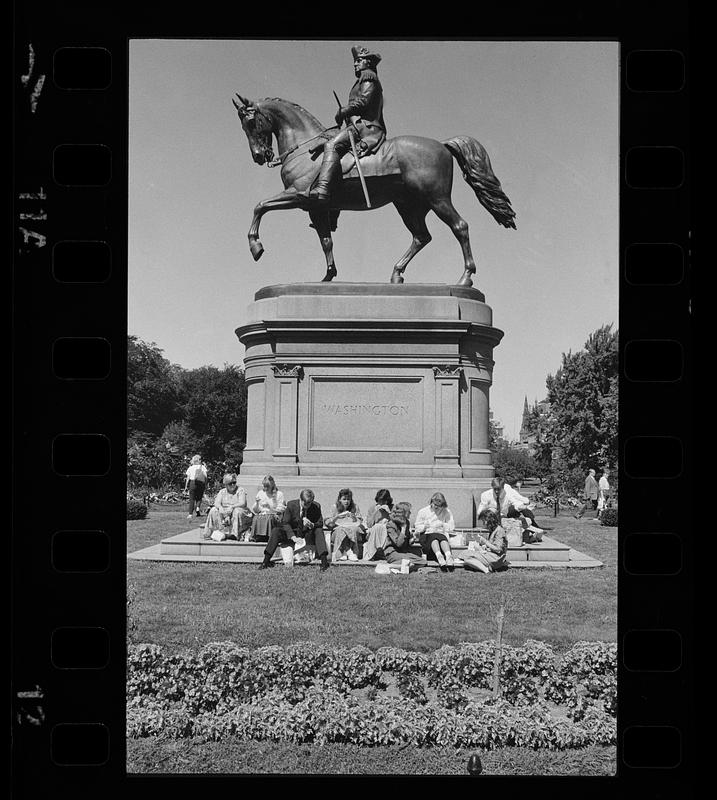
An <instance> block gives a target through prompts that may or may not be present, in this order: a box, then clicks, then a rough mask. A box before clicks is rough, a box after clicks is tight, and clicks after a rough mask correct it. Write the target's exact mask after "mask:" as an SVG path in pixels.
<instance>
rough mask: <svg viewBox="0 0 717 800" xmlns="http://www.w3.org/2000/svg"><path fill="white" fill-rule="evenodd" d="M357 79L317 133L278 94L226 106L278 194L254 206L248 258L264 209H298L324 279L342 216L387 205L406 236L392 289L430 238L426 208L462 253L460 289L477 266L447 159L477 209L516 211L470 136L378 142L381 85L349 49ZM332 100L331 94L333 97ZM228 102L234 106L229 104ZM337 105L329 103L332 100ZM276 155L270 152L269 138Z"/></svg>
mask: <svg viewBox="0 0 717 800" xmlns="http://www.w3.org/2000/svg"><path fill="white" fill-rule="evenodd" d="M351 52H352V54H353V59H354V62H353V63H354V73H355V75H356V82H355V83H354V85H353V86H352V87H351V90H350V92H349V97H348V102H347V104H346V105H343V106H342V105H339V109H338V111H337V112H336V116H335V122H336V125H335V126H333V127H331V128H325V127H324V126H323V125H322V124H321V123H320V122H319V121H318V120H317V119H316V118H315V117H314V116H313V115H312V114H310V113H309V112H308V111H306V110H305V109H303V108H302V107H301V106H299V105H297V104H296V103H291V102H289V101H288V100H282V99H281V98H278V97H271V98H269V97H267V98H265V99H263V100H247V99H246V98H244V97H242V96H241V95H240V94H237V95H236V99H234V98H232V103H233V104H234V107H235V108H236V110H237V113H238V114H239V119H240V120H241V125H242V128H243V129H244V132H245V133H246V135H247V138H248V140H249V147H250V149H251V154H252V158H253V159H254V161H255V162H256V163H257V164H266V165H267V166H270V167H276V166H280V167H281V179H282V182H283V184H284V191H283V192H280V193H279V194H277V195H275V196H274V197H270V198H268V199H267V200H262V201H261V202H260V203H258V205H257V206H256V207H255V208H254V217H253V219H252V222H251V227H250V228H249V249H250V251H251V254H252V256H253V257H254V260H255V261H257V260H258V259H259V258H261V255H262V253H263V252H264V247H263V246H262V244H261V241H260V239H259V223H260V221H261V218H262V217H263V216H264V214H266V213H267V211H276V210H279V209H291V208H300V209H303V210H304V211H307V212H308V213H309V217H310V220H311V227H312V228H315V229H316V232H317V233H318V235H319V239H320V241H321V247H322V249H323V251H324V256H325V258H326V275H325V276H324V277H323V279H322V280H324V281H330V280H332V278H334V277H335V276H336V274H337V271H336V264H335V263H334V254H333V240H332V238H331V233H332V231H335V230H336V222H337V220H338V216H339V213H340V212H341V211H364V210H367V209H374V208H380V207H381V206H385V205H387V204H388V203H393V204H394V206H396V209H397V210H398V213H399V214H400V215H401V219H402V220H403V222H404V224H405V225H406V227H407V228H408V230H409V231H410V233H411V234H412V236H413V239H412V241H411V244H410V246H409V248H408V250H407V251H406V252H405V253H404V254H403V256H401V258H400V259H399V260H398V261H397V262H396V264H395V265H394V267H393V272H392V274H391V283H403V273H404V271H405V269H406V266H407V265H408V263H409V261H410V260H411V259H412V258H413V257H414V256H415V255H416V253H418V252H419V251H420V250H421V249H422V248H424V247H425V246H426V245H427V244H428V243H429V242H430V241H431V234H430V233H429V232H428V228H427V227H426V215H427V214H428V212H429V211H433V212H434V213H435V214H436V216H438V218H439V219H441V220H443V222H445V223H446V225H448V226H449V227H450V228H451V230H452V231H453V234H454V236H455V237H456V239H457V240H458V242H459V243H460V246H461V250H462V251H463V262H464V269H463V274H462V276H461V278H460V279H459V281H458V285H459V286H472V285H473V281H472V276H473V275H475V272H476V266H475V261H474V260H473V255H472V253H471V246H470V241H469V238H468V224H467V223H466V221H465V220H464V219H463V218H462V217H461V216H460V215H459V214H458V212H457V211H456V209H455V208H454V207H453V203H452V202H451V186H452V183H453V158H455V159H456V161H457V162H458V165H459V167H460V168H461V171H462V173H463V177H464V179H465V180H466V182H467V183H468V185H469V186H470V187H471V189H473V191H474V192H475V194H476V197H477V198H478V201H479V202H480V204H481V205H482V206H483V207H484V208H486V209H487V210H488V212H489V213H490V214H491V215H492V217H493V218H494V219H495V220H496V222H497V223H498V224H499V225H503V226H504V227H505V228H515V221H514V218H515V212H514V211H513V209H512V207H511V205H510V200H509V199H508V198H507V197H506V195H505V193H504V192H503V190H502V188H501V185H500V181H499V180H498V179H497V178H496V176H495V175H494V174H493V170H492V169H491V165H490V159H489V158H488V154H487V153H486V151H485V148H484V147H483V145H481V144H480V142H478V141H476V140H475V139H473V138H472V137H470V136H454V137H453V138H452V139H447V140H446V141H443V142H439V141H437V140H435V139H428V138H425V137H422V136H396V137H394V138H392V139H387V138H386V124H385V122H384V119H383V87H382V86H381V82H380V81H379V79H378V73H377V67H378V63H379V61H380V60H381V56H380V55H379V54H378V53H374V52H371V51H370V50H368V49H367V48H365V47H352V48H351ZM334 95H335V93H334ZM237 100H238V101H239V102H237ZM337 100H338V97H337ZM272 137H275V138H276V142H277V147H278V150H279V154H278V156H276V157H275V156H274V150H273V148H272V145H273V139H272Z"/></svg>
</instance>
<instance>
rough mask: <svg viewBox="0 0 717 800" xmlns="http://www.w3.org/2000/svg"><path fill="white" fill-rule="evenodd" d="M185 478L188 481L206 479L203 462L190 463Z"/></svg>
mask: <svg viewBox="0 0 717 800" xmlns="http://www.w3.org/2000/svg"><path fill="white" fill-rule="evenodd" d="M187 479H188V480H190V481H206V480H207V470H206V467H205V466H204V464H192V465H191V467H189V469H188V470H187Z"/></svg>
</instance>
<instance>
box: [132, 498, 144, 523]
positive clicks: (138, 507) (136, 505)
mask: <svg viewBox="0 0 717 800" xmlns="http://www.w3.org/2000/svg"><path fill="white" fill-rule="evenodd" d="M146 516H147V506H146V505H145V504H144V503H143V502H142V501H141V500H138V499H137V498H136V497H128V498H127V519H145V518H146Z"/></svg>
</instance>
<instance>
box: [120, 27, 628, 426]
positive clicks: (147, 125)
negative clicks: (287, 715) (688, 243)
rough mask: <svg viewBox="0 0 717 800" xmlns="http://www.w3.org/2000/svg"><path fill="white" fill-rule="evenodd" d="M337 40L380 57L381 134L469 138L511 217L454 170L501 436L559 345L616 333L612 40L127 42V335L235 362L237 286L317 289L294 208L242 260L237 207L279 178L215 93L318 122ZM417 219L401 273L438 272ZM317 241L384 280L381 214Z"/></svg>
mask: <svg viewBox="0 0 717 800" xmlns="http://www.w3.org/2000/svg"><path fill="white" fill-rule="evenodd" d="M352 44H364V45H367V46H369V47H371V48H373V49H375V50H377V51H378V52H379V53H380V54H381V56H382V61H381V63H380V64H379V67H378V73H379V76H380V79H381V83H382V85H383V89H384V101H385V103H384V118H385V121H386V126H387V129H388V135H389V137H390V136H398V135H401V134H415V135H420V136H428V137H432V138H435V139H439V140H443V139H448V138H451V137H453V136H456V135H459V134H468V135H470V136H473V137H474V138H475V139H478V141H479V142H481V144H482V145H483V146H484V147H485V148H486V150H487V151H488V155H489V157H490V159H491V163H492V165H493V170H494V172H495V174H496V176H497V177H498V179H499V180H500V181H501V183H502V185H503V189H504V191H505V193H506V194H507V195H508V197H509V198H510V200H511V203H512V205H513V208H514V209H515V211H516V215H517V216H516V224H517V231H513V230H510V229H506V228H503V227H501V226H499V225H498V224H497V223H496V222H495V221H494V220H493V218H492V217H491V216H490V214H489V213H488V212H487V211H486V210H485V209H484V208H483V207H482V206H481V205H480V204H479V203H478V200H477V199H476V197H475V195H474V194H473V192H472V190H471V189H470V188H469V187H468V185H467V184H466V183H465V182H464V181H463V178H462V176H461V173H460V169H458V167H457V165H455V167H454V183H453V195H452V197H453V202H454V205H455V206H456V208H457V210H458V211H459V213H460V214H461V215H462V216H463V217H464V218H465V220H466V221H467V222H468V225H469V226H470V236H471V244H472V247H473V254H474V256H475V257H476V262H477V266H478V273H477V276H476V277H475V278H474V285H475V286H476V287H477V288H479V289H480V290H481V291H482V292H483V293H484V294H485V297H486V303H488V305H490V306H491V307H492V309H493V324H494V325H495V326H496V327H497V328H499V329H501V330H503V331H504V332H505V336H504V337H503V340H502V342H501V343H500V345H499V346H498V347H497V348H496V349H495V351H494V358H495V362H496V363H495V369H494V373H493V386H492V388H491V410H492V411H493V412H494V415H495V418H496V419H498V420H500V421H501V422H502V423H503V424H504V426H505V432H506V435H507V436H508V437H510V438H516V437H517V435H518V431H519V428H520V421H521V415H522V410H523V399H524V397H525V396H527V397H528V401H529V402H530V403H532V402H533V401H534V400H536V399H538V400H541V399H543V397H544V396H545V394H546V389H545V378H546V376H547V375H548V374H549V373H555V371H556V370H557V369H558V367H559V366H560V359H561V354H562V353H563V352H567V351H568V350H572V351H576V350H579V349H581V348H582V346H583V345H584V343H585V341H586V339H587V338H588V336H589V334H590V333H592V332H593V331H594V330H596V329H597V328H599V327H600V326H601V325H603V324H606V323H613V324H614V325H615V326H616V325H617V319H618V269H619V267H618V264H619V259H618V197H619V190H618V169H619V150H618V99H619V94H618V86H619V62H618V59H619V47H618V43H617V42H585V41H581V42H563V41H540V42H531V41H521V42H498V41H465V42H458V41H439V42H420V41H410V42H407V41H388V40H387V41H365V40H359V41H356V42H354V41H266V40H262V41H257V40H254V41H242V40H233V41H225V40H156V39H153V40H141V39H134V40H131V42H130V85H129V89H130V107H129V112H130V113H129V119H130V128H129V133H130V163H129V175H130V187H129V237H130V241H129V304H128V305H129V308H128V330H129V333H130V334H134V335H136V336H139V337H140V338H141V339H144V340H145V341H151V342H155V343H156V344H157V345H158V346H159V347H161V348H162V349H163V350H164V354H165V356H166V357H167V358H168V359H169V360H170V361H172V362H174V363H176V364H180V365H181V366H183V367H185V368H188V369H191V368H194V367H198V366H201V365H204V364H214V365H216V366H220V367H221V366H222V365H223V364H224V363H230V364H238V365H240V366H241V365H242V356H243V347H242V345H241V343H240V342H239V340H238V339H237V338H236V336H235V334H234V330H235V328H237V327H238V326H239V325H242V324H243V323H244V322H245V320H246V309H247V306H248V305H249V303H250V302H251V301H252V299H253V297H254V293H255V292H256V291H257V290H258V289H260V288H261V287H262V286H267V285H272V284H278V283H291V282H307V281H317V280H321V278H322V277H323V275H324V272H325V261H324V256H323V253H322V251H321V247H320V245H319V240H318V237H317V236H316V233H315V231H314V230H313V229H311V228H309V227H308V225H309V217H308V214H306V213H305V212H303V211H299V210H292V211H277V212H272V213H269V214H267V215H266V216H265V217H264V219H263V221H262V226H261V239H262V243H263V244H264V248H265V253H264V256H263V257H262V259H261V260H260V261H258V262H254V260H253V259H252V257H251V255H250V253H249V248H248V244H247V238H246V234H247V231H248V228H249V224H250V222H251V217H252V210H253V207H254V205H255V204H256V203H257V202H258V201H259V200H261V199H264V198H267V197H270V196H272V195H274V194H277V193H278V192H279V191H281V189H282V188H283V187H282V184H281V178H280V177H279V171H278V169H268V168H267V167H265V166H261V167H260V166H258V165H256V164H255V163H254V162H253V161H252V159H251V155H250V153H249V147H248V144H247V140H246V136H245V135H244V133H243V131H242V128H241V125H240V122H239V119H238V117H237V114H236V111H235V109H234V107H233V106H232V104H231V98H232V96H233V95H234V93H235V92H239V93H240V94H242V95H244V96H245V97H248V98H263V97H283V98H285V99H287V100H291V101H293V102H295V103H298V104H299V105H301V106H303V107H304V108H306V109H307V111H310V112H311V113H312V114H314V116H316V117H317V118H318V119H319V120H321V121H322V122H323V123H324V124H325V125H327V126H328V125H331V124H333V116H334V112H335V110H336V101H335V100H334V97H333V94H332V92H333V90H336V92H337V94H338V95H339V97H340V98H341V100H342V102H343V103H345V102H346V100H347V96H348V91H349V89H350V87H351V85H352V84H353V82H354V80H355V78H354V74H353V66H352V56H351V45H352ZM274 150H275V152H276V151H277V148H276V146H275V147H274ZM427 224H428V227H429V230H430V231H431V234H432V236H433V241H432V242H431V243H430V244H429V245H428V246H427V247H426V248H424V250H422V251H421V252H420V253H419V254H418V255H417V256H416V257H415V258H414V259H413V261H411V263H410V264H409V265H408V267H407V269H406V272H405V279H406V282H407V283H409V282H411V283H440V282H442V281H446V282H449V283H452V282H455V281H456V280H458V278H459V277H460V275H461V274H462V271H463V261H462V256H461V251H460V248H459V245H458V243H457V241H456V240H455V238H454V237H453V234H452V233H451V232H450V230H449V229H448V228H447V227H446V226H445V225H444V224H443V223H442V222H441V221H440V220H439V219H438V218H437V217H436V216H435V215H434V214H433V213H432V212H431V213H429V215H428V217H427ZM333 236H334V255H335V258H336V265H337V268H338V277H337V278H336V279H335V281H368V282H373V281H379V282H383V281H388V280H389V279H390V276H391V270H392V267H393V264H394V263H395V262H396V261H397V260H398V258H399V257H400V256H401V255H402V254H403V253H404V251H405V250H406V248H407V247H408V244H409V242H410V234H409V233H408V231H407V229H406V228H405V227H404V225H403V223H402V222H401V219H400V217H399V216H398V213H397V212H396V210H395V208H394V207H393V206H391V205H389V206H385V207H383V208H381V209H376V210H373V211H370V212H360V213H359V212H346V211H345V212H342V214H341V217H340V219H339V224H338V230H337V231H336V233H334V235H333Z"/></svg>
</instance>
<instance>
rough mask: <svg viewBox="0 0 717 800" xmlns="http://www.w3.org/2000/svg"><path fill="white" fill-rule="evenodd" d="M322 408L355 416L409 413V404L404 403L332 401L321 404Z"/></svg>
mask: <svg viewBox="0 0 717 800" xmlns="http://www.w3.org/2000/svg"><path fill="white" fill-rule="evenodd" d="M321 410H322V411H325V412H326V413H327V414H343V415H344V416H354V417H360V416H362V415H363V414H373V415H374V416H376V417H380V416H381V415H383V416H386V415H387V414H389V415H391V416H392V417H399V416H403V415H404V414H408V406H404V405H396V404H391V405H368V404H362V405H355V404H353V403H352V404H350V405H349V404H346V403H344V404H343V405H341V404H336V403H332V404H331V405H327V404H326V403H322V404H321Z"/></svg>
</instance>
